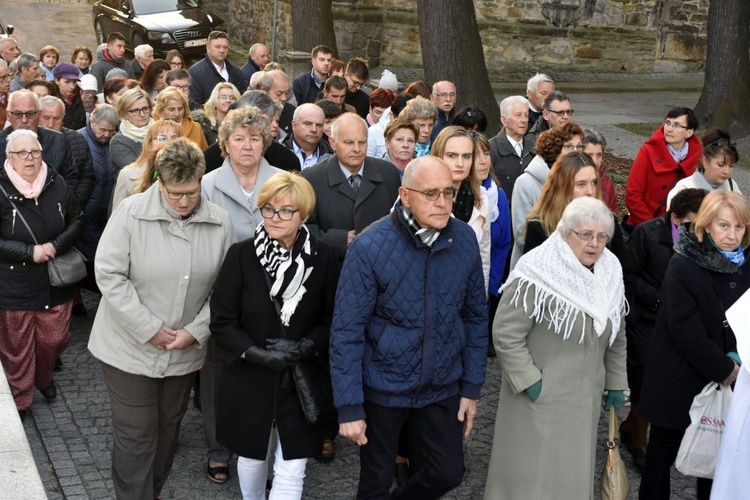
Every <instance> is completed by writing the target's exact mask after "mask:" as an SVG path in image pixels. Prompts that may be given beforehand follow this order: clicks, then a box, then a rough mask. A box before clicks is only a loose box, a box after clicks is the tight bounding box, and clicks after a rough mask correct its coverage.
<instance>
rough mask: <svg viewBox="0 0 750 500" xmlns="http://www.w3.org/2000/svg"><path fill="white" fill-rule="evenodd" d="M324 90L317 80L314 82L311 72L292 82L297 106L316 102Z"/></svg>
mask: <svg viewBox="0 0 750 500" xmlns="http://www.w3.org/2000/svg"><path fill="white" fill-rule="evenodd" d="M322 88H323V85H322V84H321V86H320V87H318V86H317V85H316V84H315V80H313V77H312V75H311V74H310V72H308V73H302V74H301V75H299V76H298V77H297V78H295V79H294V81H293V82H292V90H293V91H294V97H295V98H296V99H297V106H299V105H300V104H305V103H308V102H315V101H316V100H317V99H318V92H320V91H321V90H322ZM368 103H369V100H368Z"/></svg>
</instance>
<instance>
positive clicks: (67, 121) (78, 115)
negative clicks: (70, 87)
mask: <svg viewBox="0 0 750 500" xmlns="http://www.w3.org/2000/svg"><path fill="white" fill-rule="evenodd" d="M62 102H63V103H64V104H65V116H63V127H65V128H69V129H72V130H78V129H79V128H82V127H85V126H86V109H85V108H84V107H83V101H82V100H81V95H80V93H79V92H76V95H75V96H74V97H73V104H68V101H66V100H65V99H62Z"/></svg>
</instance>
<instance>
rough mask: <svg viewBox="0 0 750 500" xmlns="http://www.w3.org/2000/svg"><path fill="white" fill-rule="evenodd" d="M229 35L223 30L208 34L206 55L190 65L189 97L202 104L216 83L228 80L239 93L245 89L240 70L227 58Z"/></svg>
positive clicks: (243, 78) (245, 82)
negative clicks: (190, 82)
mask: <svg viewBox="0 0 750 500" xmlns="http://www.w3.org/2000/svg"><path fill="white" fill-rule="evenodd" d="M228 54H229V36H227V34H226V33H224V32H223V31H212V32H211V33H209V34H208V45H206V57H205V58H204V59H201V60H200V61H198V62H197V63H195V64H193V65H192V66H190V69H189V70H188V73H189V74H190V77H191V78H192V79H193V82H192V84H191V85H190V99H191V100H192V101H193V102H195V103H196V104H197V105H199V106H203V105H204V104H206V101H208V98H209V97H211V92H212V91H213V90H214V87H216V84H217V83H222V82H229V83H231V84H233V85H234V86H235V87H237V90H239V91H240V94H242V93H243V92H245V90H246V89H247V83H248V81H247V79H246V78H245V75H243V74H242V71H240V69H239V68H238V67H236V66H234V65H233V64H232V63H231V62H229V60H228V59H227V55H228Z"/></svg>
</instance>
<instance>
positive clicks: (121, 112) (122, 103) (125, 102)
mask: <svg viewBox="0 0 750 500" xmlns="http://www.w3.org/2000/svg"><path fill="white" fill-rule="evenodd" d="M138 99H146V102H148V107H149V108H151V109H153V107H154V103H153V102H152V101H151V97H149V95H148V93H147V92H146V91H145V90H143V89H142V88H140V87H136V88H133V89H130V90H128V91H127V92H125V93H124V94H122V97H120V100H119V101H117V116H118V117H119V118H120V121H125V120H127V118H126V117H125V115H126V114H127V113H128V108H129V107H130V106H132V105H133V103H134V102H135V101H137V100H138Z"/></svg>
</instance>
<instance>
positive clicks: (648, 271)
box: [526, 189, 707, 472]
mask: <svg viewBox="0 0 750 500" xmlns="http://www.w3.org/2000/svg"><path fill="white" fill-rule="evenodd" d="M706 194H707V193H706V191H703V190H702V189H686V190H684V191H681V192H680V193H679V194H678V195H677V196H675V198H674V200H673V201H672V205H670V209H669V212H667V214H666V215H665V216H664V217H659V218H656V219H651V220H649V221H646V222H643V223H641V224H639V225H638V227H636V228H635V230H634V231H633V234H632V235H631V236H630V240H629V241H628V245H627V249H626V250H625V252H624V253H623V255H622V258H621V263H622V272H623V274H624V278H625V292H626V293H627V295H628V302H629V303H630V313H629V314H628V317H627V322H626V327H627V329H626V332H627V333H626V335H627V338H628V386H629V387H630V413H628V418H627V419H625V421H624V422H623V423H622V426H621V427H620V438H621V439H622V441H623V443H625V445H626V446H627V448H628V451H630V454H631V456H632V458H633V465H635V467H636V468H637V469H638V470H639V471H641V472H642V471H643V465H644V461H645V458H646V443H647V440H646V434H647V431H648V422H647V421H646V419H645V418H643V417H642V416H641V414H640V412H639V411H638V405H639V400H640V396H641V386H642V385H643V371H644V370H645V369H646V357H647V355H648V346H649V341H650V340H651V333H652V332H653V330H654V324H655V323H656V313H657V311H658V310H659V298H660V297H661V284H662V281H663V280H664V274H665V273H666V272H667V266H668V265H669V261H670V259H671V258H672V255H674V250H673V246H674V242H675V240H677V232H678V228H679V227H680V226H681V225H682V224H685V223H688V222H693V220H695V216H696V214H697V213H698V210H699V209H700V206H701V202H702V201H703V198H705V196H706ZM678 196H679V197H678ZM527 227H530V226H527ZM526 241H527V243H528V239H527V240H526Z"/></svg>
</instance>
